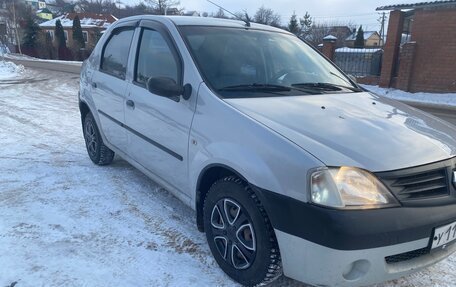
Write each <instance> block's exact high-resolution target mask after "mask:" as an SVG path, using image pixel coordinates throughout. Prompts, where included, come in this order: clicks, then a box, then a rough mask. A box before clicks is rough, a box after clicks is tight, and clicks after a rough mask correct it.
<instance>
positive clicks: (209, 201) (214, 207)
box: [204, 176, 282, 286]
mask: <svg viewBox="0 0 456 287" xmlns="http://www.w3.org/2000/svg"><path fill="white" fill-rule="evenodd" d="M204 227H205V231H206V238H207V241H208V244H209V247H210V249H211V252H212V254H213V256H214V258H215V260H216V261H217V263H218V264H219V266H220V267H221V268H222V270H223V271H224V272H225V273H226V274H228V275H229V276H230V277H231V278H233V279H234V280H235V281H237V282H239V283H241V284H243V285H245V286H257V285H263V284H267V283H270V282H272V281H274V280H275V279H277V278H278V277H279V276H280V275H281V274H282V268H281V260H280V253H279V248H278V245H277V240H276V238H275V234H274V231H273V229H272V226H271V224H270V222H269V219H268V217H267V215H266V212H265V211H264V208H263V207H262V206H261V204H260V202H259V200H258V198H257V197H256V195H255V193H254V191H253V190H252V189H251V188H250V187H249V186H248V185H247V184H245V183H244V182H243V181H242V180H240V179H239V178H237V177H234V176H229V177H226V178H223V179H221V180H219V181H217V182H215V183H214V184H213V185H212V187H211V188H210V190H209V193H208V195H207V197H206V199H205V202H204Z"/></svg>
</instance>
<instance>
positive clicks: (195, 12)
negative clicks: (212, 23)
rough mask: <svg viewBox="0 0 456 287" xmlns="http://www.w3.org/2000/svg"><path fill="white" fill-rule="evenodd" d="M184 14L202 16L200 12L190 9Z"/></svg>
mask: <svg viewBox="0 0 456 287" xmlns="http://www.w3.org/2000/svg"><path fill="white" fill-rule="evenodd" d="M183 15H184V16H193V17H200V13H199V12H197V11H188V12H185V13H184V14H183Z"/></svg>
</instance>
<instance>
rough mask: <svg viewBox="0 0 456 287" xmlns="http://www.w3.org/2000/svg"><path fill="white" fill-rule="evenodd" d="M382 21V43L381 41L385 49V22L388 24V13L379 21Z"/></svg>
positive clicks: (383, 14)
mask: <svg viewBox="0 0 456 287" xmlns="http://www.w3.org/2000/svg"><path fill="white" fill-rule="evenodd" d="M379 21H380V25H381V27H380V41H381V44H382V45H381V46H382V47H383V46H384V45H385V22H386V13H385V12H383V13H382V16H381V18H380V19H379Z"/></svg>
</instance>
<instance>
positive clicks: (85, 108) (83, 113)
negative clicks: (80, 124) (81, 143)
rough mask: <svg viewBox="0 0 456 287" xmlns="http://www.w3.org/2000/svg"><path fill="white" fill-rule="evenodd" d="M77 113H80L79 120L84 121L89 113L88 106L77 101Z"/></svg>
mask: <svg viewBox="0 0 456 287" xmlns="http://www.w3.org/2000/svg"><path fill="white" fill-rule="evenodd" d="M79 111H80V112H81V120H82V121H84V119H85V117H86V116H87V114H88V113H91V111H90V108H89V105H87V104H86V103H85V102H83V101H79Z"/></svg>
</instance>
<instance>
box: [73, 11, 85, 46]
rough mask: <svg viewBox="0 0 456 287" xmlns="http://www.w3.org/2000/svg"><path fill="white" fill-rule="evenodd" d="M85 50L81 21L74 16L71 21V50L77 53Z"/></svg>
mask: <svg viewBox="0 0 456 287" xmlns="http://www.w3.org/2000/svg"><path fill="white" fill-rule="evenodd" d="M82 48H85V41H84V35H83V34H82V28H81V21H80V20H79V16H78V15H76V16H75V17H74V19H73V49H74V50H75V51H79V50H80V49H82Z"/></svg>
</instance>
